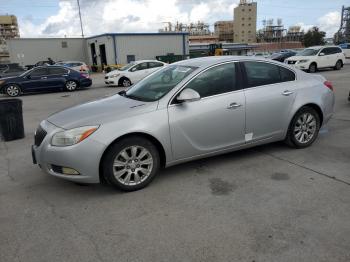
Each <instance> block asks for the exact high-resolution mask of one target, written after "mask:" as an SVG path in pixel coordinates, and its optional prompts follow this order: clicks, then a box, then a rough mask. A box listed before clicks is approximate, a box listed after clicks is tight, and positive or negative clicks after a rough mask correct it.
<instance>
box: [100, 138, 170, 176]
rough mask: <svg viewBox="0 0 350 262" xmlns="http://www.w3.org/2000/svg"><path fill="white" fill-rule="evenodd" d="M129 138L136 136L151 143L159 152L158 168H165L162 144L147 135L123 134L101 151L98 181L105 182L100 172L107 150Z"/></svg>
mask: <svg viewBox="0 0 350 262" xmlns="http://www.w3.org/2000/svg"><path fill="white" fill-rule="evenodd" d="M131 136H138V137H142V138H145V139H147V140H149V141H151V142H152V143H153V144H154V145H155V147H156V148H157V150H158V152H159V157H160V166H161V167H165V164H166V154H165V150H164V147H163V145H162V143H161V142H160V141H159V140H158V139H157V138H155V137H154V136H152V135H150V134H147V133H143V132H132V133H128V134H124V135H122V136H120V137H118V138H116V139H115V140H113V141H112V142H111V143H110V144H109V145H108V146H107V147H106V149H105V150H104V151H103V154H102V157H101V159H100V163H99V177H100V181H101V182H106V179H105V178H104V177H103V172H102V163H103V160H104V157H105V156H106V154H107V152H108V150H109V149H110V148H111V147H112V146H113V145H114V144H115V143H117V142H119V141H120V140H122V139H124V138H127V137H131Z"/></svg>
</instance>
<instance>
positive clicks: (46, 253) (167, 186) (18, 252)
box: [0, 65, 350, 262]
mask: <svg viewBox="0 0 350 262" xmlns="http://www.w3.org/2000/svg"><path fill="white" fill-rule="evenodd" d="M320 74H322V75H324V76H325V77H326V78H327V79H328V80H330V81H332V82H333V85H334V89H335V95H336V107H335V114H334V116H333V118H332V119H331V121H330V122H329V124H328V126H326V127H324V128H323V129H322V130H321V131H320V135H319V138H318V139H317V140H316V141H315V143H314V144H313V146H311V147H309V148H306V149H301V150H296V149H291V148H289V147H287V146H285V145H284V144H283V143H274V144H269V145H265V146H260V147H257V148H252V149H248V150H242V151H238V152H234V153H230V154H226V155H222V156H217V157H213V158H208V159H203V160H199V161H195V162H190V163H186V164H182V165H178V166H174V167H171V168H169V169H165V170H162V171H161V173H160V175H159V176H158V177H157V178H156V179H155V180H154V181H153V182H152V184H150V185H149V186H148V187H146V188H145V189H143V190H141V191H137V192H133V193H123V192H120V191H117V190H115V189H114V188H112V187H109V186H104V185H88V186H83V185H77V184H74V183H71V182H68V181H64V180H61V179H57V178H55V177H52V176H49V175H46V174H44V173H43V172H42V171H41V170H40V169H39V167H38V166H35V165H33V164H32V159H31V154H30V146H31V144H32V143H33V136H34V131H35V129H36V128H37V126H38V124H39V123H40V121H41V120H43V119H45V118H47V117H48V116H49V115H50V114H52V113H54V112H56V111H59V110H62V109H65V108H67V107H70V106H73V105H76V104H80V103H83V102H86V101H90V100H93V99H98V98H102V97H104V96H107V95H111V94H114V93H116V92H118V90H121V88H117V87H104V83H103V76H102V75H95V76H94V77H93V78H94V80H93V81H94V84H93V86H92V87H91V88H89V89H87V90H81V91H77V92H73V93H68V92H59V93H47V94H36V95H25V96H22V97H21V99H22V100H23V111H24V125H25V135H26V138H25V139H22V140H17V141H12V142H6V143H5V142H0V261H35V262H37V261H172V262H173V261H248V262H253V261H255V262H260V261H269V262H270V261H291V262H292V261H293V262H294V261H318V262H321V261H324V262H329V261H344V262H345V261H350V237H349V236H350V208H349V203H350V102H348V100H347V97H348V94H349V91H350V65H345V67H344V68H343V69H342V70H341V71H333V70H330V71H322V72H320ZM4 98H6V97H5V96H3V95H0V99H4ZM86 161H89V160H88V159H87V160H86Z"/></svg>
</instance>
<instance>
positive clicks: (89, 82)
mask: <svg viewBox="0 0 350 262" xmlns="http://www.w3.org/2000/svg"><path fill="white" fill-rule="evenodd" d="M91 85H92V80H91V79H90V78H84V79H82V80H80V87H89V86H91Z"/></svg>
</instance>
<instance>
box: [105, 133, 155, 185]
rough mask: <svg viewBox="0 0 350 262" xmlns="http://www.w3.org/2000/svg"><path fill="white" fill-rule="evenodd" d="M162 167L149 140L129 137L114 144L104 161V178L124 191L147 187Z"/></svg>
mask: <svg viewBox="0 0 350 262" xmlns="http://www.w3.org/2000/svg"><path fill="white" fill-rule="evenodd" d="M159 167H160V157H159V152H158V150H157V148H156V147H155V145H154V144H153V143H151V142H150V141H149V140H147V139H144V138H142V137H138V136H132V137H127V138H125V139H122V140H120V141H118V142H117V143H115V144H113V145H112V146H111V148H110V149H109V150H108V151H107V153H106V155H105V156H104V158H103V160H102V172H103V176H104V178H105V179H106V180H107V181H108V182H109V183H110V184H112V185H113V186H115V187H116V188H118V189H120V190H123V191H135V190H139V189H141V188H144V187H145V186H147V185H148V184H149V183H150V182H151V181H152V180H153V179H154V177H155V176H156V174H157V173H158V170H159Z"/></svg>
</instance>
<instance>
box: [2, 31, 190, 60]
mask: <svg viewBox="0 0 350 262" xmlns="http://www.w3.org/2000/svg"><path fill="white" fill-rule="evenodd" d="M188 43H189V42H188V33H109V34H103V35H98V36H93V37H88V38H17V39H11V40H9V41H8V46H9V53H10V60H11V62H13V63H19V64H21V65H28V64H35V63H36V62H38V61H40V60H46V59H47V58H48V57H50V58H52V59H53V60H55V61H64V60H66V61H67V60H78V61H84V62H86V63H87V64H89V65H92V64H95V65H102V64H106V65H110V64H126V63H128V62H130V61H134V60H142V59H155V58H156V56H162V55H168V54H174V55H188V54H189V44H188Z"/></svg>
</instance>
